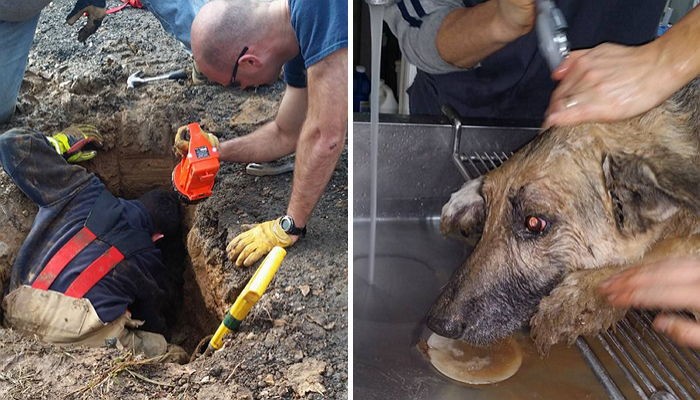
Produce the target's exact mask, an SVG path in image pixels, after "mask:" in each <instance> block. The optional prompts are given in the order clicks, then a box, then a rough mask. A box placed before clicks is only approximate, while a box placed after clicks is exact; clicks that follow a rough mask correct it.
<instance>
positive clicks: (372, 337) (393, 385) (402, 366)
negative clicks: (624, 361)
mask: <svg viewBox="0 0 700 400" xmlns="http://www.w3.org/2000/svg"><path fill="white" fill-rule="evenodd" d="M369 225H370V223H369V220H368V219H356V220H355V222H354V234H353V235H354V246H355V248H354V249H353V271H354V272H353V274H354V275H353V279H354V283H353V285H354V287H353V293H354V296H353V298H354V300H353V354H354V366H353V393H354V397H355V398H357V399H368V400H371V399H382V400H384V399H426V400H427V399H431V400H433V399H436V400H451V399H499V400H510V399H544V400H547V399H552V400H555V399H556V400H559V399H603V398H607V394H606V393H605V391H604V389H603V387H602V386H601V385H600V384H599V383H598V381H597V379H596V377H595V375H593V373H592V372H591V370H590V368H589V367H588V365H587V364H586V363H585V362H584V361H583V359H582V357H581V355H580V353H579V352H578V350H577V349H576V348H575V347H570V348H569V347H565V346H557V347H555V348H554V350H553V351H552V353H551V354H550V356H549V357H547V358H545V359H542V358H540V357H539V355H538V354H537V352H536V350H535V349H534V347H533V346H532V343H531V341H530V339H529V338H528V336H527V334H526V333H521V334H519V335H517V337H516V339H517V341H518V343H519V344H520V346H521V348H522V350H523V363H522V366H521V368H520V370H519V371H518V373H516V374H515V376H513V377H512V378H510V379H508V380H506V381H504V382H501V383H498V384H493V385H484V386H468V385H464V384H461V383H458V382H456V381H453V380H451V379H449V378H447V377H444V376H443V375H441V374H440V373H439V372H437V371H436V370H434V369H433V368H432V366H431V365H430V364H429V362H428V361H427V360H426V359H425V357H424V355H423V354H422V353H421V352H420V351H419V350H418V349H417V347H416V346H417V344H418V342H419V341H420V340H426V339H427V337H428V336H429V333H430V332H429V330H428V329H427V328H426V327H425V324H424V319H425V315H426V313H427V312H428V309H429V308H430V306H431V304H432V302H433V300H434V299H435V298H436V297H437V295H438V294H439V292H440V289H441V288H442V286H443V285H444V284H445V283H446V282H447V281H448V280H449V278H450V276H451V275H452V272H453V271H454V270H455V269H456V268H457V267H458V266H459V265H460V264H461V263H462V262H463V261H464V259H465V258H466V256H467V255H468V254H469V252H470V251H471V250H470V249H468V248H465V246H464V245H463V244H462V243H461V242H459V241H456V240H450V239H445V238H444V237H442V236H441V235H440V233H439V229H438V227H439V220H437V219H436V218H432V219H431V218H428V219H379V220H378V222H377V242H376V267H375V272H374V280H373V283H372V284H370V280H369V266H368V264H369V263H368V257H367V254H368V249H367V247H368V241H367V240H366V239H367V235H368V233H369Z"/></svg>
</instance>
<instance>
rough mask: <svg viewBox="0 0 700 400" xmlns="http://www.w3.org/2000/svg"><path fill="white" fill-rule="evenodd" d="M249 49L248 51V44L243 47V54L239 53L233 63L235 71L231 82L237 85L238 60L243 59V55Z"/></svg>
mask: <svg viewBox="0 0 700 400" xmlns="http://www.w3.org/2000/svg"><path fill="white" fill-rule="evenodd" d="M247 51H248V46H245V47H243V50H241V54H239V55H238V58H237V59H236V62H235V63H233V73H232V74H231V84H232V85H234V86H236V73H238V62H239V61H241V57H243V56H244V55H245V53H246V52H247Z"/></svg>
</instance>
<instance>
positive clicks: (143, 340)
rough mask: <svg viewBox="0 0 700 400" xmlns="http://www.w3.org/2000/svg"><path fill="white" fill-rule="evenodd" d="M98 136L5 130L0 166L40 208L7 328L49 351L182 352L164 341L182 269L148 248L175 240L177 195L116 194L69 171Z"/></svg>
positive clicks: (20, 258) (7, 306) (81, 129)
mask: <svg viewBox="0 0 700 400" xmlns="http://www.w3.org/2000/svg"><path fill="white" fill-rule="evenodd" d="M101 140H102V137H101V136H100V135H99V133H98V132H97V131H96V129H95V128H94V127H92V126H89V125H82V126H72V127H71V128H69V129H67V130H65V131H63V132H60V133H57V134H55V135H53V136H45V135H43V134H41V133H38V132H32V131H28V130H23V129H13V130H10V131H8V132H6V133H4V134H2V135H0V163H1V164H2V167H3V168H4V169H5V171H6V172H7V174H8V175H9V176H10V178H11V179H12V180H13V181H14V182H15V184H16V185H17V186H18V187H19V188H20V189H21V190H22V192H24V194H25V195H27V197H29V199H31V200H32V201H33V202H34V203H36V204H37V206H38V207H39V212H38V213H37V215H36V219H35V220H34V223H33V225H32V228H31V230H30V232H29V235H28V236H27V238H26V240H25V241H24V243H23V244H22V247H21V248H20V250H19V253H18V254H17V258H16V260H15V262H14V264H13V267H12V273H11V277H10V283H9V287H8V292H9V293H8V294H7V295H6V296H5V299H4V301H3V311H4V317H5V324H6V325H8V326H10V327H12V328H14V329H17V330H19V331H22V332H26V333H30V334H36V335H37V336H38V337H39V338H40V339H42V340H44V341H47V342H51V343H57V344H79V345H88V346H105V345H108V346H116V347H117V348H130V349H133V350H134V351H135V352H137V353H144V354H145V355H146V356H148V357H153V356H158V355H164V354H168V356H169V357H170V359H172V360H178V361H181V360H183V359H184V358H186V354H184V351H182V349H180V348H178V347H177V346H172V345H169V344H168V343H167V341H166V334H167V332H166V331H167V328H168V325H169V322H170V323H171V322H172V318H170V320H169V319H168V318H167V317H172V315H171V314H172V309H173V308H174V307H177V305H176V304H175V303H173V302H174V301H175V300H174V299H179V298H181V297H182V271H181V270H179V271H178V270H177V269H173V268H169V267H168V266H166V265H165V263H164V261H163V254H161V251H160V250H159V248H158V247H157V245H156V244H155V243H154V242H156V241H157V240H158V239H159V238H162V237H165V238H176V237H177V236H178V235H181V228H180V221H181V210H180V205H179V201H178V199H177V197H176V195H175V194H174V193H172V192H169V191H164V190H153V191H150V192H147V193H146V194H144V195H143V196H141V197H140V198H139V199H138V200H126V199H122V198H117V197H114V196H113V195H112V194H110V192H109V191H108V190H107V189H106V188H105V185H104V184H103V183H102V182H101V181H100V179H99V178H98V177H97V176H95V175H94V174H92V173H89V172H88V171H86V170H85V169H84V168H82V167H80V166H77V165H74V164H72V162H78V161H83V160H86V159H90V158H92V157H94V156H95V151H94V150H92V151H88V150H87V148H88V147H90V146H92V145H99V144H101Z"/></svg>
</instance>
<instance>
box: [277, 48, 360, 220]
mask: <svg viewBox="0 0 700 400" xmlns="http://www.w3.org/2000/svg"><path fill="white" fill-rule="evenodd" d="M347 65H348V63H347V49H341V50H338V51H336V52H335V53H333V54H331V55H329V56H327V57H326V58H324V59H323V60H321V61H319V62H318V63H317V64H314V65H313V66H312V67H311V68H309V70H308V77H309V88H308V90H309V107H308V112H307V114H306V120H305V121H304V125H303V126H302V129H301V136H300V137H299V143H298V144H297V155H296V163H295V164H294V182H293V184H292V195H291V198H290V199H289V205H288V207H287V214H288V215H290V216H291V217H292V218H294V222H295V224H296V225H297V226H300V227H301V226H306V224H307V222H308V220H309V218H310V216H311V212H312V211H313V209H314V207H316V203H317V202H318V200H319V199H320V198H321V194H323V191H324V190H325V189H326V185H327V184H328V181H329V180H330V178H331V175H332V174H333V170H334V169H335V165H336V163H337V162H338V158H339V157H340V154H341V152H342V151H343V147H344V146H345V135H346V132H347V124H348V116H347V108H348V99H347V93H348V92H347Z"/></svg>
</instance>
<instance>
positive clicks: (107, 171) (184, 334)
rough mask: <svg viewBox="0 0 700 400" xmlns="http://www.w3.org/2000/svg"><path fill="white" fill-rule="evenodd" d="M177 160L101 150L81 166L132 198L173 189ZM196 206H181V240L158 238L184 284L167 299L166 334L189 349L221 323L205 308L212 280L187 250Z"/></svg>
mask: <svg viewBox="0 0 700 400" xmlns="http://www.w3.org/2000/svg"><path fill="white" fill-rule="evenodd" d="M176 161H177V160H176V159H175V158H174V156H173V155H172V154H170V153H169V152H166V153H165V154H159V153H154V152H134V151H130V150H128V149H122V148H117V149H112V150H108V151H103V152H101V153H100V155H99V156H98V157H96V158H95V159H93V160H92V161H91V162H90V163H88V164H87V165H85V167H86V168H88V170H90V171H92V172H94V173H96V174H97V175H98V176H99V177H100V178H101V179H102V181H103V182H104V183H105V184H106V185H107V187H108V188H109V189H110V191H111V192H112V193H113V194H115V195H117V196H121V197H124V198H127V199H134V198H137V197H139V196H140V195H142V194H143V193H145V192H147V191H149V190H151V189H156V188H162V189H166V190H172V185H171V184H170V181H171V174H172V170H173V167H174V166H175V164H176ZM195 207H196V205H185V204H183V211H184V214H185V220H184V221H183V232H182V235H181V237H180V238H178V239H176V240H171V241H165V240H161V241H159V247H160V249H161V252H162V253H163V258H164V261H165V263H166V265H167V266H168V267H169V268H170V269H171V270H172V271H176V272H177V273H176V274H175V275H176V278H175V279H176V280H177V281H179V282H178V283H181V284H182V291H181V292H178V295H175V296H173V297H172V298H171V299H169V303H170V304H169V305H168V311H169V312H167V313H166V319H167V320H168V325H169V332H168V334H169V335H166V337H167V336H169V338H168V339H169V342H171V343H174V344H177V345H180V346H182V347H183V348H184V349H185V350H187V352H189V353H192V352H193V351H194V349H195V347H196V346H197V344H198V343H199V341H200V340H201V339H202V338H204V337H205V336H207V335H211V334H213V333H214V331H215V330H216V328H217V327H218V325H219V323H220V318H219V317H218V312H217V311H216V310H214V309H211V308H210V307H208V306H207V304H206V301H205V297H204V293H206V291H207V290H209V289H208V288H210V287H211V285H212V284H213V282H210V278H209V276H208V275H207V274H201V273H200V274H199V275H201V276H199V275H198V273H197V271H195V269H194V268H193V266H192V263H191V260H190V258H189V256H188V254H187V246H186V242H187V240H186V238H187V233H188V232H189V230H190V228H191V221H192V218H191V216H192V215H193V213H194V210H195ZM200 283H201V287H200Z"/></svg>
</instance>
